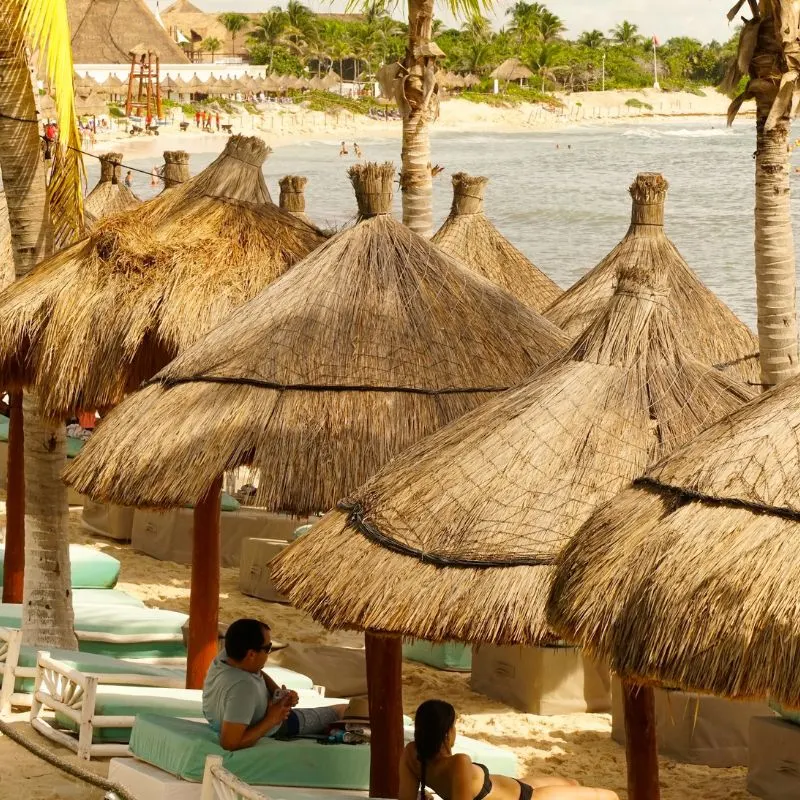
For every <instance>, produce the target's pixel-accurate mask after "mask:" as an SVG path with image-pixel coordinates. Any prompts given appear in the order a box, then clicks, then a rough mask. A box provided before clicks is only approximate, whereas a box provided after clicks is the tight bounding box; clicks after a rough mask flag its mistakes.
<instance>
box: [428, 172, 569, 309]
mask: <svg viewBox="0 0 800 800" xmlns="http://www.w3.org/2000/svg"><path fill="white" fill-rule="evenodd" d="M488 182H489V179H488V178H482V177H473V176H472V175H467V174H466V173H465V172H457V173H456V174H455V175H453V205H452V208H451V209H450V216H449V217H448V218H447V219H446V220H445V221H444V223H443V224H442V227H441V228H439V230H438V231H437V232H436V234H435V235H434V237H433V242H434V244H437V245H438V246H439V247H441V248H442V250H444V251H445V252H446V253H450V255H451V256H454V257H455V258H457V259H458V260H459V261H461V262H462V263H463V264H466V265H467V266H468V267H469V268H470V269H473V270H475V272H477V273H478V274H479V275H483V276H484V278H488V279H489V280H490V281H492V282H493V283H496V284H497V285H498V286H502V287H503V288H504V289H505V290H506V291H507V292H509V293H510V294H513V295H514V297H516V298H517V299H518V300H520V301H521V302H523V303H524V304H525V305H526V306H530V307H531V308H532V309H534V310H535V311H539V312H542V311H544V309H546V308H547V307H548V306H550V305H552V303H553V302H554V301H555V300H556V298H557V297H559V295H561V294H562V290H561V289H560V288H559V287H558V285H557V284H556V283H554V282H553V281H552V280H550V278H549V277H548V276H547V275H545V274H544V273H543V272H542V271H541V270H539V269H537V268H536V267H535V266H534V265H533V264H532V263H531V262H530V261H529V260H528V259H527V258H526V257H525V256H524V255H523V254H522V253H520V251H519V250H517V248H516V247H514V245H513V244H511V242H509V241H508V239H506V238H505V237H504V236H503V235H502V234H501V233H500V231H498V230H497V228H495V227H494V225H492V223H491V222H490V221H489V220H488V219H487V218H486V214H484V212H483V195H484V192H485V191H486V184H487V183H488Z"/></svg>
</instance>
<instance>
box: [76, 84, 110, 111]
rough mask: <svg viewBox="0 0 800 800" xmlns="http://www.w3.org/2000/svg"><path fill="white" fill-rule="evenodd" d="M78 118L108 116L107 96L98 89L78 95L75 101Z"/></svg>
mask: <svg viewBox="0 0 800 800" xmlns="http://www.w3.org/2000/svg"><path fill="white" fill-rule="evenodd" d="M75 111H76V112H77V114H78V116H81V117H84V116H88V117H100V116H103V115H104V114H108V95H107V94H106V93H105V92H102V91H100V90H99V89H96V90H92V91H90V92H88V93H87V94H83V95H78V96H77V97H76V99H75Z"/></svg>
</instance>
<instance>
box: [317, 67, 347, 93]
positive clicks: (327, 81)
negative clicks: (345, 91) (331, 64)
mask: <svg viewBox="0 0 800 800" xmlns="http://www.w3.org/2000/svg"><path fill="white" fill-rule="evenodd" d="M341 82H342V79H341V78H340V77H339V74H338V73H337V72H334V71H333V70H332V69H331V70H328V74H327V75H325V76H324V77H323V79H322V83H323V84H324V86H325V88H326V89H332V88H333V87H334V86H338V85H339V84H340V83H341Z"/></svg>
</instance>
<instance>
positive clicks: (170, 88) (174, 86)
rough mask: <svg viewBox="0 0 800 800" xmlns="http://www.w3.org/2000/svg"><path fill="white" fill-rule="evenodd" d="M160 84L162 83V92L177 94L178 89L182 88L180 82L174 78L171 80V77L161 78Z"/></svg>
mask: <svg viewBox="0 0 800 800" xmlns="http://www.w3.org/2000/svg"><path fill="white" fill-rule="evenodd" d="M160 83H161V90H162V91H165V92H177V91H178V89H179V88H180V85H179V84H178V82H177V81H176V80H175V79H174V78H171V77H170V76H169V75H167V77H166V78H161V81H160Z"/></svg>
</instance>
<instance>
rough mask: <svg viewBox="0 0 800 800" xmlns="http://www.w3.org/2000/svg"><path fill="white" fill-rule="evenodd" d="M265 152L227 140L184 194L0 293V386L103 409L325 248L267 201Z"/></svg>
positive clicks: (115, 225)
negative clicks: (22, 387)
mask: <svg viewBox="0 0 800 800" xmlns="http://www.w3.org/2000/svg"><path fill="white" fill-rule="evenodd" d="M266 153H267V147H266V145H265V144H264V143H263V142H262V141H261V140H260V139H257V138H252V139H247V138H244V137H239V136H236V137H232V138H231V139H229V140H228V145H227V147H226V149H225V152H224V153H223V154H222V155H221V156H219V158H217V159H216V161H214V162H213V163H212V164H211V165H210V166H209V167H208V168H207V169H205V170H204V171H203V172H201V173H200V174H199V175H197V176H196V177H195V178H193V179H192V180H191V181H189V182H188V183H186V184H183V185H182V186H180V187H176V188H175V189H173V190H171V191H169V192H165V193H163V194H161V195H159V196H158V197H157V198H155V199H154V200H151V201H150V202H148V203H144V204H142V205H141V206H139V207H138V208H136V209H134V210H133V211H132V212H128V213H126V214H123V215H117V216H114V217H110V218H108V219H106V220H103V221H101V222H100V223H99V224H98V225H97V227H96V229H95V230H94V232H93V233H92V235H91V236H90V237H89V238H88V239H84V240H83V241H81V242H79V243H77V244H76V245H74V246H72V247H70V248H68V249H66V250H63V251H61V252H59V253H57V254H56V255H55V256H53V257H52V258H49V259H47V260H46V261H44V262H42V264H40V265H39V266H38V267H36V268H35V269H34V270H33V271H32V272H31V273H30V274H29V275H28V276H27V277H26V278H25V279H24V280H21V281H18V282H16V283H15V284H14V285H13V286H12V287H10V288H9V289H7V290H6V291H5V292H3V293H2V294H0V384H4V385H6V386H19V385H34V386H35V387H36V390H37V393H38V394H39V399H40V402H41V404H42V409H43V410H44V412H45V413H46V414H48V415H50V416H53V417H55V418H63V417H65V416H68V415H69V414H70V413H72V412H73V411H74V410H75V409H94V408H105V407H107V406H110V405H114V404H116V403H118V402H119V401H120V400H121V399H122V397H123V395H124V394H125V393H126V392H128V391H130V390H132V389H134V388H136V387H137V386H138V385H139V384H140V383H141V382H142V381H143V380H145V379H146V378H149V377H150V376H152V375H153V374H154V373H155V372H157V371H158V370H159V369H160V368H161V367H163V366H164V365H165V364H166V363H167V362H168V361H170V359H172V358H173V357H174V356H175V355H176V354H177V353H178V352H180V351H181V350H183V349H185V348H186V347H188V346H189V345H190V344H192V343H193V342H195V341H196V340H197V339H198V338H200V337H201V336H202V335H203V334H204V333H205V332H206V331H208V330H210V329H211V328H213V327H215V326H216V325H217V324H218V323H219V322H220V321H222V320H223V319H224V318H225V317H226V316H227V315H228V314H229V313H230V312H231V311H232V310H233V309H234V308H236V307H237V306H240V305H241V304H242V303H244V302H245V301H247V300H249V299H250V298H251V297H253V296H254V295H255V294H257V293H258V292H259V291H260V290H261V289H262V288H263V287H264V286H265V285H266V284H268V283H270V282H271V281H272V280H274V279H275V278H276V277H278V276H279V275H280V274H281V273H283V272H284V271H285V270H287V269H288V268H289V267H290V266H292V265H293V264H294V263H296V262H297V261H299V260H300V259H301V258H303V257H304V256H306V255H307V254H308V253H309V252H310V251H311V250H313V249H314V248H315V247H317V246H318V245H319V244H321V243H322V241H324V239H323V237H321V236H320V235H319V234H318V233H317V232H316V231H314V230H313V229H311V228H309V226H307V225H305V224H304V223H303V222H301V221H300V220H298V219H296V218H294V217H293V216H291V215H290V214H287V213H286V212H284V211H281V210H280V209H279V208H278V207H277V206H274V205H272V204H271V203H270V202H269V192H268V191H267V187H266V184H265V183H264V177H263V174H262V172H261V165H262V163H263V161H264V158H265V157H266Z"/></svg>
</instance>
